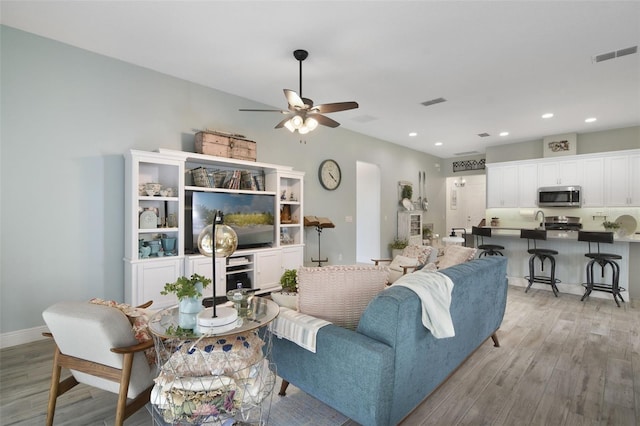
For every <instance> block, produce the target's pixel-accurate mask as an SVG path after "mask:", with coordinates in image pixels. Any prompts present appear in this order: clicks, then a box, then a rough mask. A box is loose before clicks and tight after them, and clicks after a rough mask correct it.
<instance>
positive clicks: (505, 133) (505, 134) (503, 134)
mask: <svg viewBox="0 0 640 426" xmlns="http://www.w3.org/2000/svg"><path fill="white" fill-rule="evenodd" d="M500 136H509V132H500Z"/></svg>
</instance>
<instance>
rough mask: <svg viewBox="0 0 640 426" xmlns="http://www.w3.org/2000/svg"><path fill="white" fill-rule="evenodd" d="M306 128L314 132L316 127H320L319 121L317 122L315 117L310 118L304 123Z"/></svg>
mask: <svg viewBox="0 0 640 426" xmlns="http://www.w3.org/2000/svg"><path fill="white" fill-rule="evenodd" d="M304 126H305V127H306V128H307V129H309V131H310V132H313V131H314V130H315V129H316V127H318V120H316V119H315V118H313V117H308V118H307V119H306V120H305V121H304Z"/></svg>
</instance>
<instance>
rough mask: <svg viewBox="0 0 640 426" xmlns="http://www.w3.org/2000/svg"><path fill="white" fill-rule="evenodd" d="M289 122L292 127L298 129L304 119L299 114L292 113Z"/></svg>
mask: <svg viewBox="0 0 640 426" xmlns="http://www.w3.org/2000/svg"><path fill="white" fill-rule="evenodd" d="M289 122H290V123H291V126H292V127H293V128H294V129H300V127H302V125H303V124H304V120H303V119H302V117H300V116H299V115H294V116H293V117H291V120H289Z"/></svg>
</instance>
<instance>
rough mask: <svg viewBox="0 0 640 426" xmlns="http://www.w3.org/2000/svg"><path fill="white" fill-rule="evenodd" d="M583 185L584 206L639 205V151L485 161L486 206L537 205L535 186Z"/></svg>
mask: <svg viewBox="0 0 640 426" xmlns="http://www.w3.org/2000/svg"><path fill="white" fill-rule="evenodd" d="M573 185H579V186H581V187H582V205H583V207H607V206H611V207H621V206H624V207H637V206H640V150H637V149H634V150H627V151H614V152H603V153H597V154H583V155H572V156H568V157H567V158H564V159H563V158H557V157H556V158H540V159H534V160H523V161H509V162H504V163H489V164H487V208H496V207H536V206H537V202H536V193H537V188H538V187H544V186H573Z"/></svg>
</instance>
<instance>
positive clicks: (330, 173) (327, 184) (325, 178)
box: [318, 160, 342, 191]
mask: <svg viewBox="0 0 640 426" xmlns="http://www.w3.org/2000/svg"><path fill="white" fill-rule="evenodd" d="M318 179H320V184H322V186H323V188H324V189H328V190H329V191H333V190H334V189H336V188H337V187H338V186H340V181H341V180H342V172H341V171H340V166H339V165H338V163H337V162H336V161H335V160H324V161H323V162H322V163H320V168H319V169H318Z"/></svg>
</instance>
